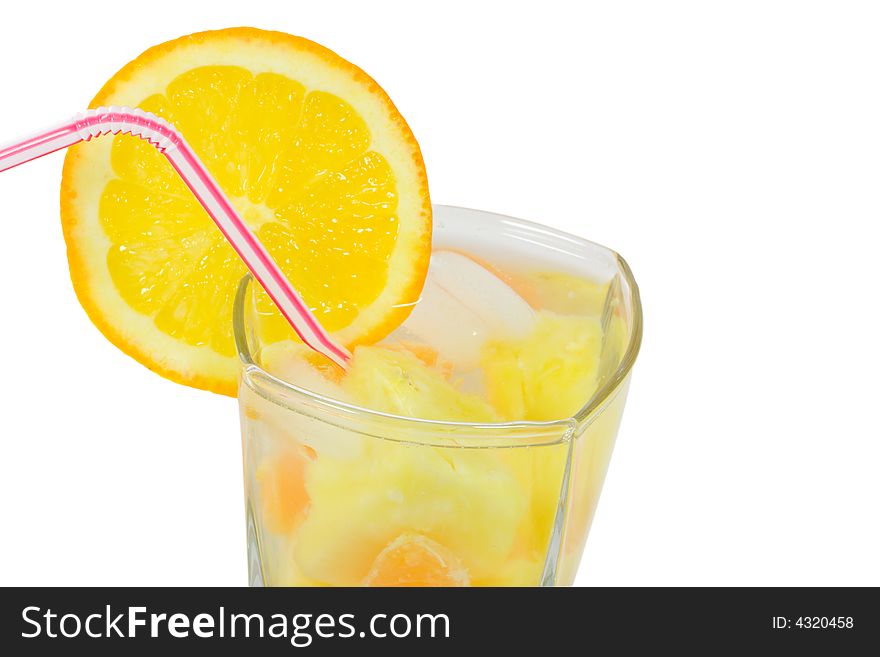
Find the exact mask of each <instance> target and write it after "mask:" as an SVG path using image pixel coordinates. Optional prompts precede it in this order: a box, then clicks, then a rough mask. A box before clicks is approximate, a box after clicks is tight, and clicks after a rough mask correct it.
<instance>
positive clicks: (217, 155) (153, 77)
mask: <svg viewBox="0 0 880 657" xmlns="http://www.w3.org/2000/svg"><path fill="white" fill-rule="evenodd" d="M111 104H114V105H131V106H139V107H142V108H143V109H146V110H148V111H151V112H154V113H156V114H158V115H160V116H162V117H163V118H165V119H167V120H168V121H170V122H171V123H173V124H174V125H175V126H176V127H177V128H178V129H179V130H181V132H182V133H183V134H184V136H185V137H186V139H187V141H188V142H189V143H190V144H191V145H192V147H193V149H194V150H195V151H196V152H197V153H198V155H199V157H200V158H201V159H202V160H203V162H204V163H205V165H206V166H207V167H208V169H209V170H210V171H211V173H212V175H213V176H214V177H215V178H216V179H217V181H218V182H219V183H220V185H221V186H222V187H223V189H224V191H225V192H226V193H227V194H228V195H229V196H230V198H231V200H232V202H233V204H234V205H235V206H236V209H237V210H238V211H239V213H240V214H241V215H242V217H243V219H244V220H245V222H247V223H248V225H249V226H250V227H251V228H252V229H253V230H254V232H255V233H256V234H257V236H258V237H259V238H260V240H261V241H262V242H263V243H264V245H265V246H266V248H267V249H268V250H269V252H270V253H271V254H272V256H273V258H275V260H276V261H277V262H278V264H279V266H280V267H281V268H282V269H283V270H284V272H285V274H286V275H287V276H288V277H289V279H290V280H291V282H292V283H293V284H294V286H295V287H296V288H297V290H298V291H299V292H300V293H301V294H302V296H303V298H304V299H305V301H306V302H307V304H308V305H309V307H310V308H311V309H312V311H313V312H314V313H315V314H316V315H317V317H318V319H319V321H320V322H321V323H322V324H323V326H324V327H325V328H326V329H327V330H329V331H331V332H333V333H334V334H335V335H336V337H337V338H338V339H339V340H340V341H342V342H343V343H345V344H347V345H348V346H350V347H352V346H354V345H356V344H361V343H369V342H373V341H376V340H379V339H381V338H382V337H384V336H385V335H387V334H388V333H389V332H391V331H392V330H393V329H394V328H396V327H397V326H398V325H399V324H400V323H401V322H402V321H403V320H404V319H405V318H406V316H407V314H408V312H409V309H410V308H411V307H412V304H413V303H414V302H415V301H416V300H417V299H418V296H419V293H420V291H421V287H422V284H423V282H424V277H425V273H426V271H427V266H428V258H429V256H430V236H431V210H430V200H429V197H428V190H427V180H426V176H425V171H424V165H423V163H422V159H421V154H420V152H419V148H418V144H417V143H416V141H415V139H414V138H413V136H412V134H411V132H410V131H409V128H408V127H407V125H406V123H405V122H404V120H403V118H402V117H401V116H400V114H399V113H398V112H397V110H396V109H395V107H394V105H393V104H392V103H391V101H390V100H389V99H388V97H387V96H386V95H385V93H384V92H383V91H382V90H381V89H380V88H379V87H378V86H377V85H376V83H375V82H374V81H373V80H371V79H370V78H369V77H368V76H367V75H366V74H365V73H363V72H362V71H361V70H360V69H358V68H356V67H355V66H354V65H352V64H350V63H348V62H346V61H345V60H343V59H341V58H340V57H338V56H337V55H335V54H334V53H332V52H330V51H329V50H326V49H325V48H323V47H321V46H319V45H317V44H315V43H312V42H311V41H307V40H306V39H302V38H299V37H294V36H290V35H287V34H281V33H277V32H264V31H260V30H255V29H249V28H236V29H228V30H219V31H216V32H204V33H200V34H194V35H191V36H189V37H183V38H181V39H177V40H175V41H170V42H168V43H165V44H162V45H160V46H156V47H154V48H152V49H150V50H148V51H147V52H145V53H144V54H143V55H141V56H140V57H138V58H137V59H136V60H135V61H134V62H132V63H131V64H129V65H128V66H126V67H125V68H123V69H122V70H121V71H119V73H117V74H116V75H115V76H114V77H113V78H112V79H111V80H110V81H109V82H108V83H107V84H106V85H105V87H104V88H103V89H102V90H101V92H100V93H99V94H98V95H97V96H96V97H95V99H94V100H93V101H92V105H91V106H92V107H96V106H100V105H111ZM62 222H63V226H64V231H65V238H66V240H67V245H68V255H69V259H70V265H71V278H72V279H73V283H74V287H75V289H76V292H77V295H78V296H79V298H80V300H81V302H82V303H83V306H84V307H85V308H86V310H87V311H88V313H89V316H90V317H91V318H92V320H93V321H94V322H95V324H96V325H98V327H99V328H101V330H102V331H104V333H105V334H106V335H107V336H108V337H109V338H110V339H111V341H113V342H114V343H115V344H116V345H117V346H119V347H120V348H122V349H123V350H124V351H126V352H127V353H129V354H130V355H132V356H134V357H135V358H137V359H138V360H140V361H141V362H142V363H144V364H145V365H147V366H148V367H150V368H151V369H153V370H156V371H158V372H159V373H161V374H163V375H164V376H167V377H168V378H171V379H173V380H175V381H179V382H182V383H186V384H188V385H193V386H196V387H201V388H207V389H209V390H213V391H216V392H223V393H227V394H234V393H235V387H236V375H237V365H236V363H235V359H234V351H233V340H232V334H231V323H232V319H231V316H232V302H233V296H234V293H235V288H236V283H237V281H238V280H239V279H240V278H241V276H242V275H243V274H244V273H245V268H244V266H243V265H242V264H241V262H240V261H239V260H238V258H237V257H236V255H235V253H234V252H233V250H232V248H231V247H230V246H229V245H228V244H227V243H226V242H225V241H224V239H223V237H222V235H221V234H220V232H219V230H217V228H216V227H215V226H214V224H213V223H212V222H211V220H210V218H209V217H208V215H207V214H206V213H205V212H204V210H203V209H202V208H201V206H200V205H199V204H198V202H197V201H196V200H195V199H194V198H193V197H192V196H191V194H190V193H189V191H188V189H187V188H186V187H185V185H184V184H183V183H182V182H181V181H180V180H179V179H178V178H177V176H176V174H175V172H174V171H173V169H172V168H171V166H170V165H169V164H168V162H167V161H166V160H165V159H164V158H163V157H162V155H161V154H160V153H158V152H157V151H156V150H155V149H154V148H153V147H152V146H149V145H148V144H146V143H144V142H141V141H139V140H137V139H134V138H132V137H126V136H120V137H116V138H115V139H112V140H100V141H98V142H96V143H93V144H88V145H83V146H80V147H76V148H74V149H71V150H70V152H69V153H68V156H67V159H66V161H65V168H64V180H63V185H62ZM258 302H259V303H260V304H261V307H263V308H265V309H266V310H267V311H270V312H273V311H274V309H272V307H271V302H270V301H269V300H268V297H266V296H265V295H262V298H261V299H259V300H258ZM270 324H271V326H272V327H274V328H272V330H271V333H272V335H274V336H275V337H277V338H278V339H281V338H287V337H290V336H291V335H292V331H291V330H290V329H289V327H287V326H286V323H285V322H284V320H283V319H282V318H281V316H280V315H277V313H276V317H275V318H274V319H273V320H272V321H271V322H270Z"/></svg>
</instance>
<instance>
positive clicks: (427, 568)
mask: <svg viewBox="0 0 880 657" xmlns="http://www.w3.org/2000/svg"><path fill="white" fill-rule="evenodd" d="M469 583H470V582H469V578H468V574H467V571H466V570H465V568H464V566H462V564H461V561H460V560H459V559H458V558H457V557H456V556H455V555H454V554H453V553H452V552H451V551H450V550H449V548H446V547H444V546H442V545H440V544H439V543H437V542H436V541H432V540H431V539H430V538H428V537H426V536H422V535H421V534H402V535H400V536H398V537H397V538H396V539H394V540H393V541H391V543H389V544H388V545H387V546H386V547H385V549H384V550H382V552H380V553H379V556H377V557H376V561H375V562H374V563H373V567H372V569H371V570H370V573H369V574H368V575H367V577H366V579H364V586H468V585H469Z"/></svg>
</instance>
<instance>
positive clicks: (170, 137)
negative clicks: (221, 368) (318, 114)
mask: <svg viewBox="0 0 880 657" xmlns="http://www.w3.org/2000/svg"><path fill="white" fill-rule="evenodd" d="M107 134H111V135H118V134H131V135H133V136H135V137H140V138H141V139H143V140H144V141H147V142H149V143H150V144H152V145H153V146H155V147H156V148H157V149H158V150H159V152H160V153H162V154H163V155H164V156H165V157H166V158H167V159H168V161H169V162H170V163H171V166H172V167H174V170H175V171H177V174H178V175H179V176H180V177H181V178H182V179H183V182H185V183H186V186H187V187H189V189H190V191H191V192H192V193H193V195H194V196H195V197H196V199H198V201H199V203H201V204H202V207H203V208H205V210H206V211H207V213H208V214H209V215H210V216H211V219H213V220H214V223H215V224H217V227H218V228H219V229H220V232H221V233H223V236H224V237H225V238H226V239H227V241H228V242H229V243H230V244H231V245H232V248H233V249H235V252H236V253H237V254H238V256H239V257H240V258H241V259H242V261H243V262H244V264H245V265H247V268H248V269H249V270H250V272H251V274H253V276H254V278H256V279H257V281H259V283H260V285H262V286H263V289H265V290H266V293H267V294H268V295H269V297H271V299H272V301H274V302H275V305H276V306H278V309H279V310H280V311H281V314H282V315H284V317H285V318H286V319H287V321H288V322H290V325H291V326H292V327H293V330H294V331H296V334H297V335H298V336H299V337H300V339H301V340H302V341H303V342H304V343H305V344H307V345H308V346H309V347H311V348H312V349H314V350H315V351H317V352H319V353H321V354H324V355H325V356H326V357H327V358H329V359H331V360H332V361H334V362H335V363H337V364H339V365H340V366H341V367H343V368H344V367H346V366H347V364H348V361H349V360H350V359H351V354H350V353H349V352H348V350H346V349H345V347H343V346H341V345H339V344H337V343H336V341H335V340H333V338H331V337H330V335H328V333H327V332H326V331H325V330H324V328H323V327H322V326H321V324H320V323H319V322H318V320H317V319H316V318H315V316H314V315H313V314H312V313H311V311H310V310H309V308H308V307H307V306H306V305H305V303H304V302H303V300H302V297H301V296H300V295H299V294H298V293H297V292H296V290H295V289H294V288H293V286H292V285H291V284H290V282H289V281H288V280H287V278H286V277H285V276H284V273H283V272H282V271H281V269H279V267H278V265H277V264H275V261H274V260H272V257H271V256H270V255H269V253H268V252H267V251H266V248H265V247H264V246H263V245H262V244H261V243H260V241H259V240H258V239H257V238H256V236H255V235H254V234H253V232H251V230H250V229H249V228H248V227H247V225H246V224H245V223H244V221H242V219H241V217H239V216H238V213H237V212H236V211H235V209H234V208H233V207H232V204H231V203H230V202H229V199H228V198H227V197H226V194H224V193H223V190H222V189H220V186H219V185H218V184H217V182H216V181H215V180H214V178H212V177H211V174H210V173H208V170H207V169H206V168H205V165H204V164H202V162H201V160H199V158H198V156H197V155H196V154H195V152H194V151H193V149H192V148H191V147H190V145H189V144H187V143H186V140H185V139H184V138H183V136H182V135H181V134H180V133H179V132H177V130H175V129H174V127H173V126H172V125H171V124H170V123H168V122H167V121H165V120H164V119H161V118H159V117H158V116H156V115H154V114H150V113H149V112H145V111H143V110H140V109H131V108H129V107H99V108H98V109H93V110H88V111H86V112H83V113H82V114H78V115H77V116H76V117H75V118H74V119H72V120H70V121H67V122H65V123H62V124H60V125H57V126H54V127H52V128H49V129H47V130H43V131H42V132H39V133H37V134H35V135H32V136H30V137H27V138H25V139H21V140H18V141H14V142H12V143H10V144H8V145H6V146H2V147H0V172H3V171H6V170H7V169H11V168H13V167H16V166H18V165H19V164H24V163H25V162H30V161H31V160H35V159H37V158H38V157H42V156H43V155H48V154H49V153H54V152H55V151H57V150H61V149H62V148H67V147H68V146H72V145H73V144H78V143H79V142H81V141H91V140H92V139H95V138H97V137H101V136H103V135H107Z"/></svg>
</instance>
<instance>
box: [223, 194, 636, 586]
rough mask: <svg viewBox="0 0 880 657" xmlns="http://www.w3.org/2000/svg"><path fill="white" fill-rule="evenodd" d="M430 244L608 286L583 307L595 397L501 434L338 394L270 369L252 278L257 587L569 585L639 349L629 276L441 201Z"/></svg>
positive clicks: (247, 308)
mask: <svg viewBox="0 0 880 657" xmlns="http://www.w3.org/2000/svg"><path fill="white" fill-rule="evenodd" d="M433 243H434V249H435V250H437V249H453V250H459V251H463V252H466V253H468V254H469V255H472V256H474V257H476V258H479V259H480V260H481V261H484V262H489V263H493V262H498V261H499V259H500V260H503V261H504V262H511V263H517V266H518V267H519V268H520V269H523V268H526V269H528V268H529V267H532V268H535V269H545V270H546V269H548V268H552V269H553V270H554V271H563V272H566V273H567V274H568V275H571V276H574V277H577V278H578V279H582V280H589V281H592V282H595V283H597V286H596V287H595V289H598V290H601V291H602V295H601V298H599V299H596V298H593V299H585V300H584V303H588V304H592V305H593V306H594V307H595V309H594V312H596V313H598V314H599V315H600V316H601V326H602V329H603V331H602V335H603V337H602V344H601V351H600V354H601V355H600V357H599V366H598V387H597V389H596V390H595V392H594V393H593V394H592V396H591V397H590V398H588V399H583V402H582V405H581V407H580V409H579V410H578V411H577V412H576V413H573V414H572V415H571V416H570V417H566V418H560V419H558V420H555V421H548V422H509V423H498V424H474V423H463V422H439V421H429V420H420V419H415V418H408V417H400V416H393V415H388V414H385V413H380V412H376V411H372V410H369V409H365V408H360V407H358V406H354V405H352V404H350V403H345V402H342V401H339V400H336V399H331V398H329V397H326V396H323V395H321V394H318V393H316V392H313V391H311V390H309V389H307V388H305V387H302V386H301V385H300V384H301V383H302V382H297V381H285V380H281V379H280V378H278V377H276V376H274V375H273V374H271V373H270V372H269V371H267V369H266V368H265V367H264V363H263V361H262V353H263V349H264V347H265V346H266V341H267V339H268V338H267V337H266V336H267V335H270V334H271V333H272V332H271V331H264V330H262V327H261V324H262V323H263V322H265V321H267V319H266V318H267V315H266V313H265V312H261V307H262V306H261V304H260V303H259V300H258V298H257V295H256V294H254V290H253V288H254V283H253V282H252V280H251V279H250V277H246V278H245V279H243V280H242V283H241V285H240V287H239V291H238V296H237V298H236V303H235V314H234V331H235V340H236V345H237V349H238V354H239V357H240V360H241V380H240V386H239V403H240V409H241V425H242V436H243V438H242V440H243V458H244V486H245V498H246V514H247V541H248V562H249V563H248V570H249V580H250V584H251V585H255V586H261V585H266V586H365V585H366V586H369V585H375V586H381V585H420V586H430V585H439V586H449V585H473V586H499V585H501V586H505V585H511V586H565V585H570V584H571V583H572V582H573V580H574V576H575V573H576V571H577V568H578V565H579V563H580V559H581V554H582V552H583V548H584V544H585V541H586V538H587V534H588V532H589V528H590V524H591V521H592V518H593V514H594V512H595V509H596V504H597V502H598V499H599V494H600V491H601V489H602V483H603V481H604V479H605V473H606V470H607V467H608V462H609V459H610V457H611V451H612V448H613V446H614V441H615V437H616V435H617V430H618V427H619V425H620V419H621V414H622V412H623V407H624V403H625V400H626V394H627V389H628V385H629V380H630V372H631V370H632V366H633V363H634V362H635V359H636V356H637V354H638V351H639V346H640V343H641V335H642V310H641V305H640V301H639V294H638V288H637V286H636V283H635V281H634V280H633V277H632V273H631V272H630V269H629V267H628V266H627V264H626V262H625V261H624V260H623V259H622V258H621V257H620V256H619V255H617V254H616V253H615V252H613V251H611V250H609V249H606V248H605V247H602V246H599V245H597V244H594V243H592V242H588V241H586V240H583V239H580V238H577V237H573V236H571V235H567V234H564V233H561V232H558V231H556V230H553V229H550V228H546V227H544V226H540V225H537V224H533V223H530V222H526V221H522V220H519V219H512V218H509V217H504V216H500V215H496V214H491V213H487V212H481V211H475V210H468V209H463V208H455V207H448V206H435V208H434V237H433ZM573 296H576V295H573ZM307 484H308V486H307ZM380 555H381V556H380ZM377 559H378V560H379V561H381V564H380V565H379V566H377ZM389 573H390V574H389Z"/></svg>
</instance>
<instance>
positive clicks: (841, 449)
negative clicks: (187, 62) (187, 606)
mask: <svg viewBox="0 0 880 657" xmlns="http://www.w3.org/2000/svg"><path fill="white" fill-rule="evenodd" d="M88 4H90V3H86V2H77V3H67V4H61V3H49V4H43V3H38V2H24V3H17V4H16V6H15V9H14V11H13V13H7V15H6V16H5V17H4V18H3V20H2V24H0V71H2V78H0V79H2V91H0V94H2V99H3V102H2V103H0V141H5V140H7V139H11V138H13V137H15V136H18V134H19V133H22V132H25V133H26V132H30V131H32V130H34V129H37V128H40V127H42V126H44V125H46V124H50V123H52V122H54V121H56V120H60V119H63V118H66V117H67V116H68V115H70V114H73V113H75V112H76V111H79V110H81V109H84V108H85V107H86V105H87V103H88V102H89V100H90V99H91V97H92V96H93V94H94V93H95V92H96V91H97V90H98V89H99V88H100V87H101V85H102V84H103V82H104V81H105V80H106V79H107V78H108V77H109V76H110V75H112V74H113V73H114V72H115V71H116V70H117V69H118V68H119V67H121V66H122V65H123V64H125V63H126V62H127V61H129V60H130V59H132V58H133V57H135V56H136V55H138V54H139V53H140V52H141V51H142V50H144V49H145V48H147V47H148V46H150V45H152V44H154V43H158V42H161V41H165V40H167V39H170V38H173V37H177V36H180V35H182V34H186V33H189V32H194V31H199V30H203V29H208V28H218V27H225V26H231V25H253V26H257V27H264V28H270V29H278V30H283V31H288V32H292V33H294V34H299V35H303V36H307V37H309V38H311V39H313V40H316V41H318V42H320V43H322V44H324V45H326V46H328V47H330V48H332V49H334V50H336V51H337V52H338V53H339V54H341V55H342V56H343V57H346V58H348V59H350V60H352V61H354V62H355V63H357V64H358V65H360V66H361V67H362V68H364V69H365V70H366V71H367V72H368V73H370V74H371V75H372V76H373V77H375V78H376V79H377V81H378V82H379V83H380V84H381V85H382V86H383V87H384V88H385V89H386V90H387V91H388V93H389V94H390V95H391V97H392V98H393V99H394V100H395V102H396V104H397V105H398V107H399V109H400V110H401V112H402V113H403V114H404V116H406V117H407V119H408V121H409V123H410V125H411V127H412V128H413V131H414V132H415V134H416V136H417V137H418V139H419V141H420V143H421V146H422V150H423V152H424V156H425V160H426V163H427V167H428V173H429V176H430V182H431V191H432V196H433V199H434V201H435V202H439V203H448V204H453V205H463V206H470V207H476V208H482V209H486V210H493V211H497V212H502V213H507V214H511V215H514V216H519V217H523V218H528V219H532V220H535V221H539V222H543V223H547V224H549V225H552V226H555V227H558V228H561V229H564V230H567V231H570V232H574V233H576V234H579V235H582V236H584V237H588V238H590V239H592V240H594V241H597V242H600V243H602V244H605V245H607V246H610V247H612V248H614V249H616V250H618V251H619V252H620V253H622V254H623V255H624V257H626V258H627V259H628V260H629V262H630V264H631V265H632V267H633V270H634V271H635V274H636V277H637V279H638V280H639V282H640V284H641V289H642V295H643V300H644V308H645V316H646V323H645V338H644V343H643V346H642V353H641V356H640V358H639V361H638V363H637V364H636V368H635V376H634V379H633V385H632V390H631V395H630V400H629V404H628V407H627V411H626V413H625V416H624V422H623V427H622V430H621V433H620V437H619V441H618V446H617V449H616V452H615V455H614V458H613V460H612V464H611V469H610V472H609V476H608V480H607V482H606V485H605V491H604V494H603V498H602V501H601V504H600V505H599V510H598V513H597V516H596V520H595V523H594V526H593V531H592V534H591V536H590V540H589V542H588V545H587V549H586V553H585V555H584V561H583V564H582V567H581V571H580V574H579V577H578V584H582V585H655V584H667V585H678V584H692V585H722V584H726V585H744V584H755V585H783V584H793V585H810V584H816V585H832V584H839V585H861V584H873V585H880V565H878V554H880V528H878V525H880V523H878V516H880V513H878V501H880V477H878V471H880V431H878V419H877V408H878V404H880V385H878V377H877V368H878V367H880V348H878V341H880V335H878V328H880V323H878V320H880V312H878V294H877V291H876V287H877V283H878V281H880V278H878V276H880V258H878V245H877V240H876V238H877V228H876V226H877V221H878V211H880V193H878V191H880V39H878V33H880V15H878V12H877V11H876V10H875V9H874V8H873V6H872V3H868V2H865V3H857V2H831V1H829V2H809V1H805V0H804V1H798V2H781V1H761V2H750V1H741V2H736V3H734V2H663V3H658V2H641V3H639V2H613V3H590V4H585V3H573V2H550V1H547V0H542V1H541V2H533V3H529V4H525V3H522V4H520V3H513V2H505V3H490V2H475V1H473V0H471V1H470V2H451V1H449V0H446V1H444V2H442V3H441V2H434V3H430V4H429V3H416V2H407V3H404V2H400V3H395V2H382V1H379V0H371V1H370V2H363V3H361V2H358V3H355V2H337V1H331V0H321V1H320V2H317V1H314V0H310V1H309V2H280V1H279V2H271V3H270V2H260V1H258V0H247V1H245V2H242V1H240V0H239V1H238V2H219V1H215V2H211V3H184V2H179V1H177V2H156V1H155V0H153V1H151V2H150V3H149V5H150V6H151V7H155V8H156V9H155V10H151V11H148V12H142V11H135V10H132V9H129V8H128V6H127V5H120V6H119V7H118V8H115V9H114V8H111V9H108V8H107V7H108V5H107V4H106V3H91V5H92V7H91V8H88V7H87V5H88ZM200 4H201V6H200ZM113 6H115V5H113ZM575 6H580V7H581V9H579V10H577V11H576V10H575V9H573V7H575ZM49 7H51V9H50V8H49ZM6 11H7V12H10V11H11V10H10V9H7V10H6ZM129 11H130V12H131V15H130V17H129V18H128V19H120V18H116V17H115V16H116V15H117V14H123V15H124V14H125V13H127V12H129ZM49 16H51V21H49V22H47V21H46V20H45V19H46V18H47V17H49ZM61 160H62V156H61V155H60V154H56V155H54V156H52V157H49V158H45V159H43V160H41V161H38V162H35V163H32V164H29V165H26V166H24V167H21V168H19V169H16V170H13V171H10V172H7V173H5V174H3V175H0V215H2V229H3V231H4V233H3V237H2V251H0V254H2V255H0V275H2V278H3V280H4V281H5V285H4V286H3V296H4V298H3V299H2V313H3V321H2V324H0V331H2V344H3V356H2V357H3V359H4V364H3V367H4V376H3V377H2V383H0V385H2V395H3V416H2V438H0V455H2V456H0V468H2V471H0V532H2V540H0V583H2V584H21V585H36V584H110V585H134V584H146V585H151V584H187V585H189V584H194V585H195V584H204V585H243V584H245V583H246V562H245V537H244V521H243V515H244V514H243V502H242V489H241V463H240V460H241V453H240V444H239V429H238V417H237V408H236V403H235V401H234V400H232V399H228V398H224V397H217V396H213V395H211V394H208V393H203V392H197V391H195V390H190V389H187V388H183V387H180V386H176V385H174V384H172V383H169V382H168V381H165V380H163V379H161V378H159V377H158V376H156V375H154V374H152V373H150V372H149V371H147V370H146V369H144V368H143V367H141V366H140V365H138V364H137V363H135V362H134V361H132V360H130V359H129V358H128V357H126V356H125V355H123V354H122V353H121V352H119V351H117V350H116V349H115V348H114V347H113V346H111V345H110V344H109V343H108V342H106V341H105V340H104V338H103V337H102V336H101V334H100V333H99V332H98V331H97V329H95V328H94V327H93V326H92V325H91V324H90V322H89V320H88V319H87V317H86V315H85V313H84V312H83V311H82V310H81V308H80V306H79V305H78V303H77V301H76V298H75V296H74V294H73V290H72V288H71V284H70V282H69V278H68V273H67V262H66V258H65V251H64V243H63V239H62V236H61V228H60V225H59V219H58V188H59V180H60V172H61Z"/></svg>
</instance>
